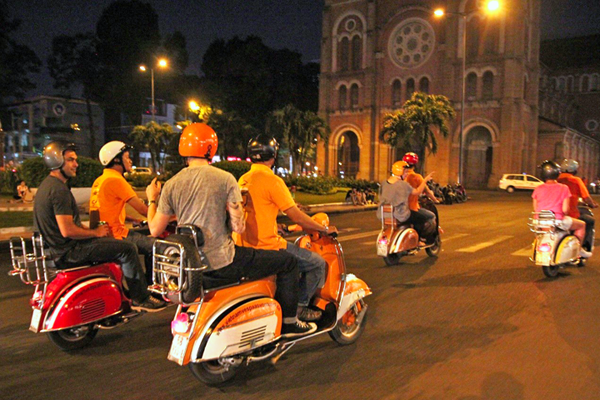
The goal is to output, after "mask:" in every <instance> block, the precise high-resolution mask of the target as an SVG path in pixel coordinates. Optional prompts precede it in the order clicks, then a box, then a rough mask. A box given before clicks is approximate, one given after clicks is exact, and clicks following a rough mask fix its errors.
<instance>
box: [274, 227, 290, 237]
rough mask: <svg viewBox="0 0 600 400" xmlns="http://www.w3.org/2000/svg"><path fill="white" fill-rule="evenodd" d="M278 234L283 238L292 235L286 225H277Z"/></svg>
mask: <svg viewBox="0 0 600 400" xmlns="http://www.w3.org/2000/svg"><path fill="white" fill-rule="evenodd" d="M277 233H279V234H280V235H281V236H286V235H289V234H290V230H289V229H288V227H287V226H286V225H285V224H277Z"/></svg>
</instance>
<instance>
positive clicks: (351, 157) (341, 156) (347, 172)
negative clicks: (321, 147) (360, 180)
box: [337, 131, 360, 178]
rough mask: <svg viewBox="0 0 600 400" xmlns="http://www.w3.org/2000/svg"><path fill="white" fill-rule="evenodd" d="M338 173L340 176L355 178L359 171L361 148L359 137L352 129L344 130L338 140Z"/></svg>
mask: <svg viewBox="0 0 600 400" xmlns="http://www.w3.org/2000/svg"><path fill="white" fill-rule="evenodd" d="M337 149H338V163H337V175H338V177H340V178H355V177H356V174H357V173H358V165H359V161H360V149H359V148H358V137H356V134H355V133H354V132H352V131H346V132H344V133H343V134H342V135H341V136H340V138H339V140H338V146H337Z"/></svg>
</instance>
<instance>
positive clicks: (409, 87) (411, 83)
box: [406, 78, 415, 99]
mask: <svg viewBox="0 0 600 400" xmlns="http://www.w3.org/2000/svg"><path fill="white" fill-rule="evenodd" d="M414 91H415V80H414V79H413V78H408V79H407V80H406V98H407V99H410V98H411V96H412V94H413V93H414Z"/></svg>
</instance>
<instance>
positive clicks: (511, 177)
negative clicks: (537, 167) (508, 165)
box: [498, 174, 544, 193]
mask: <svg viewBox="0 0 600 400" xmlns="http://www.w3.org/2000/svg"><path fill="white" fill-rule="evenodd" d="M542 183H544V182H542V181H541V180H539V179H538V178H536V177H535V176H533V175H527V174H504V175H502V179H500V183H499V184H498V187H499V188H500V189H502V190H506V191H507V192H508V193H513V192H514V191H515V190H516V189H525V190H533V189H535V188H536V187H538V186H539V185H541V184H542Z"/></svg>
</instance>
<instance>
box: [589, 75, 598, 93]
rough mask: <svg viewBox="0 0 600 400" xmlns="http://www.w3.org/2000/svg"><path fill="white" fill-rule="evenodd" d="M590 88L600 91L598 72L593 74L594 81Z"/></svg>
mask: <svg viewBox="0 0 600 400" xmlns="http://www.w3.org/2000/svg"><path fill="white" fill-rule="evenodd" d="M590 86H591V87H590V90H592V91H598V90H600V82H599V81H598V74H594V75H592V83H591V85H590Z"/></svg>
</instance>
